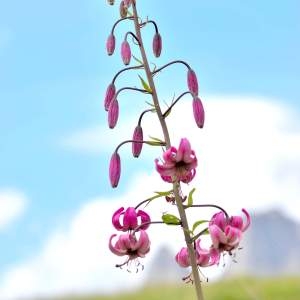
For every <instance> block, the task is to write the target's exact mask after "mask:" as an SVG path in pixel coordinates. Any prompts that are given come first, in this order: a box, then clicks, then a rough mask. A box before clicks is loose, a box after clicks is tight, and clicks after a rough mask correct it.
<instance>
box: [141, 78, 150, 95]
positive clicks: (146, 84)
mask: <svg viewBox="0 0 300 300" xmlns="http://www.w3.org/2000/svg"><path fill="white" fill-rule="evenodd" d="M139 78H140V80H141V83H142V86H143V88H144V89H145V90H146V91H147V92H148V93H150V94H151V93H152V90H151V88H150V86H149V84H148V83H147V82H146V81H145V80H144V79H143V78H142V77H141V76H140V75H139Z"/></svg>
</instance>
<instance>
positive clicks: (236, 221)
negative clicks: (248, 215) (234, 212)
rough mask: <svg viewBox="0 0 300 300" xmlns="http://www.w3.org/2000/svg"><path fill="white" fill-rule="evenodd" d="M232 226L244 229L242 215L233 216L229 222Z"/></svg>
mask: <svg viewBox="0 0 300 300" xmlns="http://www.w3.org/2000/svg"><path fill="white" fill-rule="evenodd" d="M229 224H230V226H233V227H235V228H238V229H239V230H242V229H243V218H242V217H240V216H232V217H231V218H230V222H229Z"/></svg>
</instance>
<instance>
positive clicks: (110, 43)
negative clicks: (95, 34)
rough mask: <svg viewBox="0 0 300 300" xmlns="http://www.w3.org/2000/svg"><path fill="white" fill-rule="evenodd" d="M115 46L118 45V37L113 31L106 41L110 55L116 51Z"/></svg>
mask: <svg viewBox="0 0 300 300" xmlns="http://www.w3.org/2000/svg"><path fill="white" fill-rule="evenodd" d="M115 46H116V38H115V36H114V35H113V34H112V33H111V34H110V35H109V36H108V38H107V41H106V51H107V54H108V55H112V54H113V53H114V51H115Z"/></svg>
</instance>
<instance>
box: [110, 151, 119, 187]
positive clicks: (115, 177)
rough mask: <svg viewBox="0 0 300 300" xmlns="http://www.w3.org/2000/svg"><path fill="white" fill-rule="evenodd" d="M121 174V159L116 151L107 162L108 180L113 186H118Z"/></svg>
mask: <svg viewBox="0 0 300 300" xmlns="http://www.w3.org/2000/svg"><path fill="white" fill-rule="evenodd" d="M120 175H121V159H120V155H119V153H118V152H114V153H113V155H112V156H111V159H110V163H109V180H110V184H111V186H112V187H113V188H115V187H117V186H118V183H119V179H120Z"/></svg>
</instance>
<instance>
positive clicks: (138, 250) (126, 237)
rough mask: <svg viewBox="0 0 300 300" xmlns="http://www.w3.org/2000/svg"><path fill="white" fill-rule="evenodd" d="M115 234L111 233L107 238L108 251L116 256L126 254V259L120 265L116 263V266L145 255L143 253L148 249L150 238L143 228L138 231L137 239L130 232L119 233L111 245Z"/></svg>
mask: <svg viewBox="0 0 300 300" xmlns="http://www.w3.org/2000/svg"><path fill="white" fill-rule="evenodd" d="M115 236H117V235H116V234H113V235H112V236H111V237H110V239H109V249H110V251H111V252H112V253H114V254H115V255H118V256H125V255H127V256H128V258H127V260H126V261H125V262H124V263H122V264H121V265H117V267H122V266H124V265H126V264H127V265H128V263H129V262H131V261H133V260H137V259H138V258H139V257H145V255H146V254H147V253H148V252H149V251H150V240H149V237H148V235H147V233H146V231H144V230H141V231H140V236H139V238H138V239H137V238H136V236H135V235H133V234H130V233H126V234H121V235H120V236H119V238H118V240H117V242H116V243H115V244H114V245H113V244H112V240H113V238H114V237H115ZM138 265H139V262H138Z"/></svg>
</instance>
